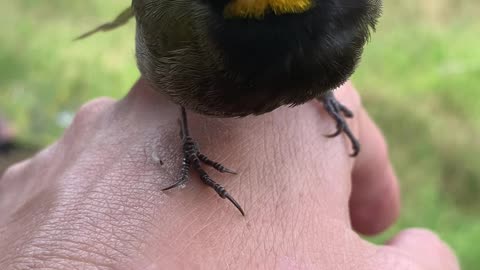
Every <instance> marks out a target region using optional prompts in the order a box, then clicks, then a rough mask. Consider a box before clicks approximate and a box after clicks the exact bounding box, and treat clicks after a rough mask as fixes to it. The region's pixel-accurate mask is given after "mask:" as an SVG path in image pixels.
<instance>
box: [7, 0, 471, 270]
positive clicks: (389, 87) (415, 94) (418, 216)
mask: <svg viewBox="0 0 480 270" xmlns="http://www.w3.org/2000/svg"><path fill="white" fill-rule="evenodd" d="M0 3H1V5H0V6H2V7H3V8H2V9H1V10H0V16H1V18H2V20H3V25H4V26H5V25H6V26H7V27H4V28H3V29H2V31H1V35H0V114H4V115H6V116H8V118H10V120H12V122H13V123H15V127H16V129H17V130H18V131H19V132H18V133H19V135H20V137H21V140H23V141H26V142H29V143H33V144H37V145H45V144H48V143H51V142H52V141H53V140H55V139H56V138H57V137H58V136H59V135H60V134H61V133H62V131H63V127H64V126H65V123H64V122H65V119H64V118H65V115H66V116H68V115H70V114H72V113H74V112H75V111H76V109H77V108H78V107H79V106H80V105H81V104H82V103H84V102H85V101H87V100H89V99H92V98H94V97H98V96H111V97H116V98H119V97H122V96H123V95H124V94H125V93H126V91H127V90H128V89H129V87H130V86H131V85H132V84H133V83H134V81H135V80H136V79H137V77H138V71H137V69H136V66H135V58H134V32H133V31H134V24H133V23H130V24H129V25H128V26H126V27H122V28H121V29H118V30H117V31H114V32H111V33H108V34H99V35H97V36H95V37H93V38H90V39H87V40H84V41H81V42H72V41H71V40H72V39H73V38H74V37H76V36H77V35H78V34H81V33H83V32H85V31H87V30H90V29H91V28H92V27H94V26H96V25H97V24H99V23H103V22H105V21H107V20H109V19H111V18H113V17H114V16H115V15H117V13H118V12H120V11H122V10H123V8H125V7H126V6H127V5H128V4H129V0H123V1H118V0H117V1H114V0H103V1H98V0H84V1H78V2H75V1H64V0H49V1H33V0H17V1H7V0H0ZM479 13H480V4H479V3H477V2H476V1H475V0H436V1H434V0H423V1H414V0H404V1H402V2H398V1H394V0H386V3H385V9H384V16H383V18H382V20H381V22H380V25H379V27H378V29H377V32H376V33H375V34H374V35H373V36H372V41H371V43H370V44H369V45H368V47H367V49H366V51H365V56H364V58H363V61H362V64H361V66H360V68H359V69H358V71H357V72H356V74H355V75H354V77H353V80H354V82H355V84H356V86H357V87H358V88H359V89H360V91H361V93H362V96H363V101H364V103H365V105H366V107H367V109H368V110H369V111H370V113H371V114H372V116H373V118H374V119H375V120H376V121H377V122H378V124H379V126H380V127H381V128H382V130H383V131H384V133H385V136H386V138H387V140H388V141H389V144H390V151H391V156H392V160H393V163H394V165H395V168H396V170H397V174H398V176H399V178H400V180H401V188H402V196H403V205H404V207H403V212H402V216H401V218H400V220H399V222H398V224H397V225H395V226H394V227H393V228H392V229H390V230H389V231H388V232H386V233H384V234H383V235H382V236H380V237H377V238H374V239H373V241H375V242H381V241H383V240H385V239H387V238H389V237H390V236H392V235H393V234H394V233H395V232H398V230H400V229H402V228H405V227H411V226H416V227H427V228H430V229H433V230H435V231H436V232H438V233H439V234H440V236H441V237H442V238H443V239H445V240H446V241H447V242H448V243H449V244H450V245H452V247H453V248H454V250H455V251H456V252H457V254H458V255H459V257H460V260H461V263H462V266H463V269H471V270H473V269H478V265H480V256H478V254H479V253H480V248H479V247H478V246H477V243H479V242H480V219H479V215H480V214H479V213H480V196H479V195H480V166H479V165H478V156H479V155H480V140H479V138H478V137H480V91H478V88H479V86H480V46H479V41H480V40H479V39H480V36H479V33H480V21H478V20H477V19H475V17H476V16H477V15H478V14H479ZM67 120H68V117H67ZM67 122H68V121H67Z"/></svg>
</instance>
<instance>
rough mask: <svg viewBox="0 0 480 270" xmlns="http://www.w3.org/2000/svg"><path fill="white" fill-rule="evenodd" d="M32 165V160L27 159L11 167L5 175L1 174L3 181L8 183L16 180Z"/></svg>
mask: <svg viewBox="0 0 480 270" xmlns="http://www.w3.org/2000/svg"><path fill="white" fill-rule="evenodd" d="M30 163H31V159H27V160H24V161H20V162H18V163H15V164H13V165H11V166H10V167H8V168H7V169H6V170H5V172H4V173H3V175H1V174H0V176H1V180H2V181H8V180H12V179H16V178H17V177H18V176H20V175H21V174H22V173H23V172H24V171H25V169H26V168H27V167H28V166H29V165H30Z"/></svg>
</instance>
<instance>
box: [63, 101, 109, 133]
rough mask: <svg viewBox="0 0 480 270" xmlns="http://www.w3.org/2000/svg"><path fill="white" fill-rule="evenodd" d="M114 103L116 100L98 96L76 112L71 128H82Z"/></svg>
mask: <svg viewBox="0 0 480 270" xmlns="http://www.w3.org/2000/svg"><path fill="white" fill-rule="evenodd" d="M113 103H114V100H113V99H111V98H107V97H101V98H97V99H94V100H92V101H89V102H87V103H85V104H84V105H82V106H81V107H80V109H79V110H78V111H77V113H76V114H75V117H74V118H73V121H72V124H71V125H70V129H82V128H83V127H85V126H86V125H89V124H91V123H92V122H93V121H95V120H96V119H97V118H98V117H99V116H100V114H101V113H102V112H104V111H105V110H106V109H108V108H109V107H111V106H112V105H113Z"/></svg>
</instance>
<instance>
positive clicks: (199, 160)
mask: <svg viewBox="0 0 480 270" xmlns="http://www.w3.org/2000/svg"><path fill="white" fill-rule="evenodd" d="M181 137H182V141H183V163H182V168H181V171H180V178H179V179H178V180H177V181H176V182H175V183H174V184H173V185H171V186H169V187H167V188H164V189H163V191H165V190H169V189H172V188H175V187H178V186H181V185H183V184H185V183H186V182H187V181H188V174H189V172H190V170H191V169H193V170H194V171H195V172H197V173H198V175H199V176H200V180H202V182H203V183H204V184H205V185H207V186H209V187H211V188H212V189H213V190H215V192H217V194H218V195H219V196H220V197H221V198H222V199H227V200H229V201H230V202H231V203H232V204H233V205H234V206H235V207H236V208H237V209H238V211H240V213H241V214H242V215H244V216H245V212H244V211H243V209H242V207H241V206H240V204H239V203H238V202H237V201H236V200H235V199H234V198H233V197H232V196H231V195H230V194H229V193H228V192H227V190H225V188H224V187H223V186H221V185H220V184H218V183H217V182H215V181H214V180H213V179H212V178H210V176H209V175H208V174H207V172H205V170H204V169H203V168H202V164H204V165H207V166H210V167H212V168H214V169H215V170H217V171H219V172H221V173H230V174H236V172H234V171H232V170H230V169H228V168H225V167H224V166H223V165H222V164H220V163H218V162H215V161H213V160H211V159H209V158H208V157H207V156H205V155H204V154H202V153H201V152H200V150H199V148H198V145H197V143H196V142H195V141H194V140H193V138H192V137H190V134H189V130H188V123H187V113H186V111H185V108H183V107H182V120H181Z"/></svg>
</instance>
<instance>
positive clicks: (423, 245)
mask: <svg viewBox="0 0 480 270" xmlns="http://www.w3.org/2000/svg"><path fill="white" fill-rule="evenodd" d="M387 246H390V247H392V248H393V249H394V250H396V251H398V252H399V253H402V254H403V255H404V256H407V257H408V258H409V259H411V261H413V262H415V264H416V265H418V266H420V269H422V270H459V269H460V266H459V263H458V260H457V258H456V256H455V254H454V253H453V251H452V250H451V249H450V248H449V247H448V246H447V244H446V243H445V242H443V241H442V240H441V239H440V238H439V237H438V236H437V235H436V234H434V233H433V232H431V231H429V230H425V229H407V230H404V231H401V232H400V233H398V234H397V235H396V236H395V237H393V238H392V239H391V240H390V241H388V243H387Z"/></svg>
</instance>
